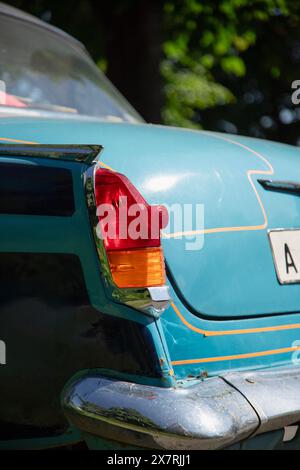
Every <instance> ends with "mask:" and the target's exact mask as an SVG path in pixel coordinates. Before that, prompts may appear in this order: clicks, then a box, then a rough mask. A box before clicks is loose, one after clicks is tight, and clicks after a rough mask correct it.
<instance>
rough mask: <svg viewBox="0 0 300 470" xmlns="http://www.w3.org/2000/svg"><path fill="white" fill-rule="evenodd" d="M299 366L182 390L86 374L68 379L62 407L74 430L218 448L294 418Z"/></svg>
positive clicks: (298, 414)
mask: <svg viewBox="0 0 300 470" xmlns="http://www.w3.org/2000/svg"><path fill="white" fill-rule="evenodd" d="M299 397H300V367H289V368H288V367H286V368H275V369H268V370H263V371H253V372H232V373H227V374H224V375H223V376H221V377H213V378H209V379H205V380H204V381H202V382H200V383H198V384H196V385H192V386H190V387H188V388H160V387H154V386H148V385H140V384H136V383H130V382H125V381H123V380H117V379H112V378H107V377H103V376H101V375H99V374H97V373H94V374H93V373H90V374H88V373H87V375H86V376H83V377H81V378H79V379H78V378H77V379H75V380H74V381H73V382H71V383H69V384H68V385H67V387H66V388H65V391H64V393H63V401H62V405H63V409H64V412H65V414H66V416H67V419H68V420H69V422H70V423H71V424H72V425H73V426H75V427H77V428H79V429H80V430H82V431H84V432H87V433H90V434H93V435H95V436H99V437H100V438H105V439H109V440H114V441H117V442H121V443H125V444H129V445H135V446H138V447H143V448H151V449H174V450H175V449H176V450H177V449H178V450H191V449H219V448H224V447H228V446H230V445H232V444H234V443H236V442H240V441H242V440H245V439H248V438H250V437H252V436H254V435H256V434H262V433H265V432H270V431H273V430H278V429H283V428H284V427H285V426H289V425H291V424H295V423H299V422H300V399H299Z"/></svg>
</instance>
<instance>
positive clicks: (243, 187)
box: [0, 4, 300, 450]
mask: <svg viewBox="0 0 300 470" xmlns="http://www.w3.org/2000/svg"><path fill="white" fill-rule="evenodd" d="M0 44H1V47H0V64H1V66H0V103H1V106H0V230H1V231H0V233H1V236H0V279H1V284H0V285H1V287H0V289H1V290H0V293H1V295H0V305H1V307H0V308H1V309H0V363H1V364H0V440H1V442H0V446H1V448H17V449H21V448H47V447H51V446H54V447H55V446H59V445H67V444H70V443H72V442H80V441H85V442H86V443H87V444H88V446H89V447H90V448H96V449H124V448H125V449H141V448H145V449H149V448H150V449H178V450H183V449H187V450H190V449H218V448H231V449H240V448H241V449H244V448H246V449H247V448H250V449H251V448H270V449H271V448H297V447H298V448H299V447H300V434H299V432H298V424H299V422H300V369H299V361H300V285H299V282H300V248H299V247H300V198H299V194H300V183H299V182H300V150H299V148H296V147H292V146H288V145H282V144H279V143H273V142H267V141H263V140H258V139H252V138H247V137H239V136H230V135H225V134H219V133H213V132H205V131H203V132H197V131H192V130H184V129H176V128H170V127H165V126H154V125H149V124H145V123H144V122H143V120H142V119H141V118H140V117H139V115H138V114H137V113H136V112H135V111H134V110H133V109H132V108H131V106H130V105H129V104H128V103H127V102H126V101H125V100H124V98H122V96H120V95H119V93H118V92H117V91H116V90H115V89H114V88H113V86H112V85H111V84H110V83H109V82H108V81H107V80H106V78H105V77H104V76H103V75H102V74H101V73H100V72H99V70H98V69H97V67H96V66H95V65H94V64H93V62H92V60H91V59H90V57H89V56H88V54H87V52H86V51H85V50H84V48H83V46H82V45H81V44H80V43H78V42H77V41H76V40H75V39H73V38H71V37H69V36H68V35H67V34H65V33H63V32H62V31H59V30H57V29H55V28H53V27H51V26H49V25H47V24H44V23H42V22H41V21H39V20H38V19H36V18H33V17H31V16H29V15H25V14H23V13H21V12H19V11H18V10H15V9H13V8H10V7H6V6H5V5H3V4H2V5H1V6H0ZM122 198H127V199H126V200H128V201H130V203H135V204H137V205H140V206H141V207H142V209H141V213H142V212H143V214H144V215H145V214H146V218H144V219H143V221H144V222H141V221H140V222H139V223H137V224H136V226H135V228H136V229H137V231H139V230H140V231H141V230H142V229H144V225H145V224H144V223H146V222H147V221H149V220H150V219H151V224H152V220H154V215H156V228H158V235H157V234H156V235H155V234H154V235H153V234H152V231H151V233H150V231H149V227H150V228H151V230H152V225H150V226H148V228H147V232H146V236H139V237H131V238H128V237H126V236H121V231H122V230H124V229H125V232H126V230H127V228H128V226H129V222H130V224H131V223H134V222H135V219H134V215H133V214H131V215H130V214H129V212H128V214H129V219H128V220H127V222H124V220H123V219H117V220H116V221H115V222H114V223H115V225H114V226H113V229H115V236H113V233H108V232H106V228H107V227H106V225H109V223H108V222H109V221H108V222H107V224H106V225H105V223H104V221H105V217H106V215H107V214H104V213H99V212H98V208H99V207H100V206H101V207H103V206H102V205H103V204H104V206H105V204H107V205H108V206H107V207H113V208H114V211H115V215H116V214H117V215H120V213H121V211H122V210H123V205H122V204H123V202H122V203H120V201H125V199H122ZM163 206H164V207H165V208H167V209H168V210H169V222H168V220H167V216H166V210H165V209H164V208H163ZM105 207H106V206H105ZM108 212H109V210H108V209H107V213H108ZM194 212H195V213H196V215H197V214H198V216H197V217H192V215H193V213H194ZM178 214H179V215H180V217H178ZM150 215H151V217H150ZM194 219H196V221H194ZM120 221H121V222H120ZM145 221H146V222H145ZM181 221H183V223H182V224H181V223H180V222H181ZM191 221H192V222H195V223H191ZM126 234H127V232H126ZM163 254H164V256H163ZM164 260H165V261H164ZM164 263H165V265H164ZM165 266H166V268H165ZM165 271H166V275H165Z"/></svg>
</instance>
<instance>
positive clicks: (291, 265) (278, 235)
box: [269, 229, 300, 284]
mask: <svg viewBox="0 0 300 470" xmlns="http://www.w3.org/2000/svg"><path fill="white" fill-rule="evenodd" d="M269 239H270V243H271V247H272V253H273V259H274V264H275V268H276V273H277V277H278V280H279V282H280V284H295V283H296V282H299V283H300V229H298V230H294V229H293V230H270V232H269Z"/></svg>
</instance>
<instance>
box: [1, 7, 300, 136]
mask: <svg viewBox="0 0 300 470" xmlns="http://www.w3.org/2000/svg"><path fill="white" fill-rule="evenodd" d="M7 3H10V4H13V5H15V6H17V7H19V8H21V9H24V10H26V11H28V12H30V13H32V14H35V15H37V16H39V17H41V18H42V19H44V20H46V21H49V22H51V23H53V24H55V25H57V26H59V27H61V28H62V29H64V30H66V31H67V32H69V33H70V34H72V35H73V36H75V37H77V38H78V39H79V40H81V41H82V42H83V43H84V44H85V45H86V47H87V49H88V50H89V51H90V53H91V55H92V56H93V58H94V60H95V61H96V63H98V65H99V66H101V68H102V69H104V70H105V71H106V73H107V74H108V76H109V78H110V79H111V80H112V81H113V82H114V83H115V85H116V86H117V87H118V88H119V90H120V91H121V92H122V93H123V94H124V95H125V96H126V97H127V98H128V99H129V101H130V102H131V103H132V104H133V106H135V107H136V108H137V110H138V111H139V112H140V113H141V114H142V115H143V116H144V117H145V118H146V120H149V121H152V122H159V121H160V120H161V113H162V119H163V122H165V123H167V124H172V125H178V126H187V127H194V128H201V127H204V128H208V129H212V130H220V131H224V132H233V133H235V132H239V133H243V134H247V135H253V136H259V137H266V138H271V139H278V140H281V141H286V142H290V143H297V142H298V143H299V145H300V140H299V139H300V132H299V131H300V106H298V107H297V106H294V105H292V103H291V83H292V81H293V80H296V79H300V2H299V1H298V0H219V1H212V0H114V1H113V2H107V1H101V0H98V1H96V0H78V1H72V0H65V1H64V2H63V3H62V2H61V1H60V0H12V1H8V2H7Z"/></svg>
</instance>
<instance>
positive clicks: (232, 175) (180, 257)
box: [0, 118, 300, 385]
mask: <svg viewBox="0 0 300 470" xmlns="http://www.w3.org/2000/svg"><path fill="white" fill-rule="evenodd" d="M0 125H1V127H0V136H1V137H7V138H15V139H24V140H30V141H37V142H41V143H74V144H76V143H86V144H87V143H88V144H102V145H104V152H103V154H102V155H101V160H103V161H104V162H105V163H106V164H108V165H110V166H111V167H112V168H113V169H116V170H118V171H121V172H123V173H125V174H126V175H127V176H128V177H129V178H130V179H131V181H132V182H133V183H134V184H135V185H136V186H137V187H138V189H139V190H140V191H141V192H142V194H143V195H144V196H145V198H146V199H147V200H148V202H150V203H167V204H171V203H176V202H180V203H189V202H192V203H196V202H201V203H204V204H205V226H206V227H207V228H208V227H225V226H237V225H256V224H262V223H263V216H262V212H261V209H260V207H259V204H258V201H257V199H256V197H255V194H254V192H253V189H252V188H251V186H250V184H249V181H248V179H247V171H248V170H249V169H256V170H266V169H267V165H266V164H265V163H264V162H263V161H262V160H260V159H259V158H258V157H257V156H255V155H253V154H250V153H249V152H247V151H246V150H244V149H241V148H240V147H237V146H236V145H233V144H232V143H228V142H224V141H221V140H219V139H216V138H215V137H214V136H213V135H207V134H202V133H199V132H195V131H187V130H182V129H175V128H166V127H163V126H152V125H142V124H140V125H132V124H117V123H114V124H111V123H104V122H100V121H99V122H95V121H91V122H88V121H82V122H81V121H72V122H71V121H68V120H54V119H53V120H51V119H49V120H35V119H29V118H26V119H17V118H14V119H2V120H1V124H0ZM225 137H226V138H227V137H228V136H225ZM230 138H232V139H235V140H236V141H239V142H241V143H242V144H243V145H248V146H250V147H251V148H253V149H254V150H255V151H258V152H260V153H262V155H263V156H264V157H266V158H267V159H268V161H269V162H270V163H271V164H272V165H273V167H274V170H275V174H274V178H276V179H289V180H291V179H292V180H298V181H299V179H300V169H299V165H298V164H297V162H298V158H299V156H300V151H299V149H297V148H295V147H291V146H287V145H283V144H277V143H271V142H265V141H259V140H257V139H250V138H242V137H236V136H234V137H230ZM40 164H50V162H49V163H48V162H47V163H46V162H43V163H42V162H40ZM51 164H53V165H62V166H65V167H68V165H70V164H68V163H65V162H64V163H63V162H60V163H58V162H53V163H51ZM70 167H71V168H72V171H73V172H74V175H75V195H76V208H77V209H78V210H76V213H75V214H74V217H73V218H72V220H58V218H53V220H49V218H47V224H45V223H44V222H45V221H43V220H42V218H40V219H39V220H37V218H29V217H26V218H24V220H23V221H22V220H21V218H20V217H18V219H16V218H14V217H12V216H1V217H0V227H1V230H2V229H3V230H4V231H5V239H6V240H7V241H6V244H5V246H3V247H1V249H3V250H7V249H11V250H20V251H23V250H25V251H26V250H28V251H30V250H32V249H34V250H35V251H50V252H51V251H60V250H61V251H62V252H74V253H77V254H78V255H79V256H80V259H81V261H82V265H83V270H84V274H85V278H86V282H87V287H88V292H89V295H90V298H91V302H92V304H93V306H94V307H95V308H98V309H99V310H101V311H102V312H104V313H107V314H111V315H119V316H125V317H127V318H132V319H134V320H135V321H139V322H141V323H143V324H145V325H148V326H149V331H151V334H152V335H154V330H155V328H154V326H153V322H154V320H153V319H150V318H147V317H145V316H144V315H142V314H141V313H139V312H136V311H134V310H133V309H130V308H127V307H124V306H120V305H118V304H114V303H111V302H109V300H108V298H107V297H106V295H105V291H104V289H103V286H102V284H101V278H100V269H99V262H98V259H97V257H96V256H95V250H94V246H93V242H92V234H91V231H90V230H88V216H87V211H86V209H84V207H83V205H84V195H83V187H82V180H81V174H80V171H81V169H82V170H83V169H84V168H82V167H81V166H80V165H74V164H73V165H72V166H70ZM80 168H81V169H80ZM158 176H164V177H170V181H171V183H172V178H173V181H175V180H176V178H177V180H176V184H175V183H174V184H170V185H169V187H168V188H159V187H158V186H157V185H155V184H154V183H153V179H154V178H157V177H158ZM259 177H260V176H259V175H255V176H254V177H253V181H254V182H255V187H256V188H257V191H258V193H259V195H260V197H261V200H262V201H263V204H264V206H265V209H266V212H267V215H268V219H269V227H268V228H278V227H279V226H280V227H287V228H288V227H291V226H293V227H297V226H298V227H299V226H300V223H299V222H298V218H299V217H298V214H299V211H300V199H298V198H296V197H293V196H290V195H282V194H278V193H271V192H266V191H265V190H264V189H263V188H261V187H260V185H259V184H258V183H257V182H256V179H257V178H259ZM262 177H266V178H267V177H268V176H266V175H265V176H264V175H262ZM54 219H57V220H54ZM21 226H22V227H21ZM17 227H18V230H21V228H22V235H21V234H20V233H19V234H15V229H16V228H17ZM21 241H22V242H21ZM184 243H185V241H184V240H182V241H181V240H164V241H163V244H164V250H165V253H166V258H167V261H168V263H169V265H170V268H171V271H172V273H173V275H174V277H175V279H176V283H177V288H179V289H180V291H181V294H182V295H183V296H184V297H185V298H186V300H187V301H188V302H189V303H190V304H192V305H193V307H194V309H195V310H196V311H197V312H198V313H197V315H196V314H194V313H192V312H191V311H190V309H189V308H188V307H187V304H186V305H184V304H183V302H182V300H181V299H180V298H179V297H178V296H177V294H176V292H175V291H174V290H173V286H171V287H172V289H171V292H172V297H173V299H174V302H175V304H176V305H177V306H178V308H179V310H180V311H181V313H182V314H183V315H184V316H185V318H186V319H187V320H188V321H189V322H190V323H191V324H193V325H194V326H195V327H198V328H203V329H208V330H226V329H240V328H243V329H245V328H254V327H265V326H277V325H283V324H290V323H300V314H298V313H293V314H289V315H277V316H272V315H270V316H269V317H267V316H265V317H262V318H251V315H257V314H272V313H274V312H277V313H281V312H298V311H299V310H300V309H299V300H298V299H299V294H300V286H299V285H289V286H280V285H279V284H278V281H277V279H276V275H275V269H274V265H273V260H272V256H271V250H270V247H269V245H268V240H267V231H266V230H261V231H252V232H234V233H222V234H210V235H208V236H206V237H205V244H204V248H203V250H201V251H199V252H196V253H195V252H192V251H191V252H187V251H186V250H184ZM229 253H230V256H229V255H228V254H229ZM232 273H234V275H232ZM241 315H248V316H250V318H248V319H239V318H238V317H239V316H241ZM227 316H230V317H231V318H232V319H231V320H227V319H225V317H227ZM156 331H157V332H158V335H157V336H156V337H155V344H156V347H157V350H158V351H160V349H159V348H163V349H164V351H165V355H166V358H167V362H168V356H170V358H171V361H177V360H189V359H197V358H199V359H201V358H207V357H218V356H227V355H232V354H233V355H234V354H247V353H251V352H258V351H265V350H271V349H279V348H287V347H291V346H292V343H293V342H294V341H296V340H298V339H300V330H297V329H295V330H285V331H279V332H266V333H255V334H247V335H243V334H239V335H232V336H216V337H204V336H203V335H201V334H198V333H195V332H193V331H191V330H189V329H188V328H187V327H186V326H185V325H184V324H183V323H182V322H181V320H180V319H179V318H178V317H177V315H176V314H175V312H174V311H173V309H172V308H171V307H170V308H169V309H167V310H166V312H165V313H164V314H163V316H162V318H161V320H158V321H157V330H156ZM164 345H165V346H164ZM291 358H292V353H283V354H278V355H271V356H263V357H256V358H247V359H239V360H230V361H217V362H208V363H203V364H189V365H178V366H174V369H175V374H176V377H177V379H179V380H185V379H186V378H187V377H188V376H191V380H194V378H195V377H198V376H200V375H201V374H203V373H204V374H206V373H208V375H216V374H218V373H220V372H223V371H226V370H232V369H251V368H264V367H267V366H272V367H273V366H278V365H281V364H285V365H286V364H291ZM170 383H172V381H171V382H170ZM187 383H188V382H187ZM162 385H163V384H162Z"/></svg>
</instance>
